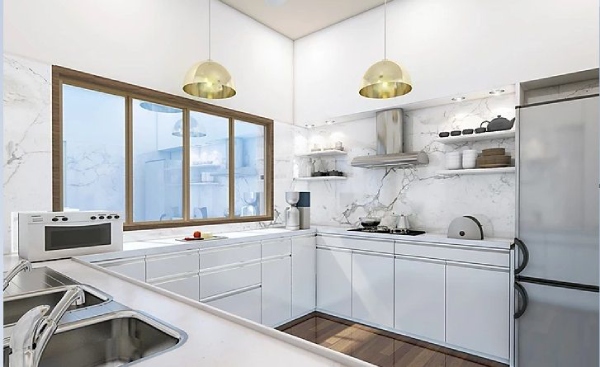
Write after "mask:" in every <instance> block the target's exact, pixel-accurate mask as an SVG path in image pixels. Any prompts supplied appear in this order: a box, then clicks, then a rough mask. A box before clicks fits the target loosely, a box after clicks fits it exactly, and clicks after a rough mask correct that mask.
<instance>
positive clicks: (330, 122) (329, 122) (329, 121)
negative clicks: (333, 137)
mask: <svg viewBox="0 0 600 367" xmlns="http://www.w3.org/2000/svg"><path fill="white" fill-rule="evenodd" d="M325 123H326V124H327V125H333V124H335V120H327V121H325Z"/></svg>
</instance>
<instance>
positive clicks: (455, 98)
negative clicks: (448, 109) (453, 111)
mask: <svg viewBox="0 0 600 367" xmlns="http://www.w3.org/2000/svg"><path fill="white" fill-rule="evenodd" d="M465 99H466V98H465V97H454V98H452V100H453V101H454V102H460V101H464V100H465Z"/></svg>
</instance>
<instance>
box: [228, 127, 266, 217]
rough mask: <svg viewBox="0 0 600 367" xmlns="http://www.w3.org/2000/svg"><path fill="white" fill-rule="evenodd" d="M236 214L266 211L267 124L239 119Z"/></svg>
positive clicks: (263, 213) (236, 142) (245, 214)
mask: <svg viewBox="0 0 600 367" xmlns="http://www.w3.org/2000/svg"><path fill="white" fill-rule="evenodd" d="M234 134H235V214H236V216H242V217H252V216H257V215H265V214H266V208H265V192H266V190H265V127H264V126H262V125H258V124H253V123H249V122H244V121H235V127H234Z"/></svg>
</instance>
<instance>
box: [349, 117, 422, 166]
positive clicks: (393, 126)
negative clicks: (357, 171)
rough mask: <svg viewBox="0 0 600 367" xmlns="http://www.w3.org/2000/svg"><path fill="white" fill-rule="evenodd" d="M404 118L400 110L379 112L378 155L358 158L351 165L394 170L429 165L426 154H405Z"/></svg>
mask: <svg viewBox="0 0 600 367" xmlns="http://www.w3.org/2000/svg"><path fill="white" fill-rule="evenodd" d="M403 116H404V114H403V111H402V109H400V108H397V109H393V110H386V111H380V112H377V114H376V118H375V119H376V127H377V154H376V155H365V156H361V157H356V158H354V159H353V160H352V162H351V163H350V164H351V165H352V166H354V167H362V168H380V167H387V168H393V167H399V166H405V165H415V164H427V163H429V157H428V156H427V153H425V152H413V153H405V152H404V118H403Z"/></svg>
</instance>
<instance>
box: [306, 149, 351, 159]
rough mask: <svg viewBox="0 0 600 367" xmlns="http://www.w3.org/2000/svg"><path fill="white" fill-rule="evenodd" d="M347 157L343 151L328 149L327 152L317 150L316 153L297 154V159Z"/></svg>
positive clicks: (346, 153)
mask: <svg viewBox="0 0 600 367" xmlns="http://www.w3.org/2000/svg"><path fill="white" fill-rule="evenodd" d="M343 155H348V152H346V151H344V150H337V149H328V150H319V151H317V152H310V153H306V154H298V155H297V156H298V157H309V158H319V157H327V156H332V157H333V156H343Z"/></svg>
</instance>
